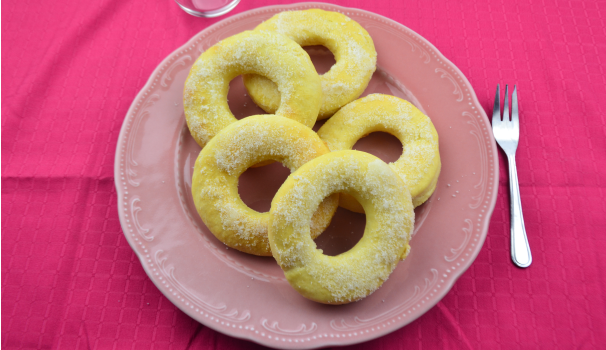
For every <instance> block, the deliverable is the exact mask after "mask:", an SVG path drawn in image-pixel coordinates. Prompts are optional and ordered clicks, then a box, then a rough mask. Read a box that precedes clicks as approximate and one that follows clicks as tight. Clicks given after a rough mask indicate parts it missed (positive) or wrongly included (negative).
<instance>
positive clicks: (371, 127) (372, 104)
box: [318, 94, 441, 213]
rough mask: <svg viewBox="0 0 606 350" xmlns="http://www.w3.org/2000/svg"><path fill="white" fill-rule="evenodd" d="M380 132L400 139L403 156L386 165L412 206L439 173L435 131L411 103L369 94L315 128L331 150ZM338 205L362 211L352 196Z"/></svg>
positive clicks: (427, 194)
mask: <svg viewBox="0 0 606 350" xmlns="http://www.w3.org/2000/svg"><path fill="white" fill-rule="evenodd" d="M377 131H382V132H386V133H389V134H392V135H393V136H395V137H397V138H398V139H399V140H400V142H402V155H401V156H400V158H398V160H397V161H395V162H393V163H389V166H390V167H391V168H392V169H393V170H394V171H395V172H396V173H397V174H398V175H400V177H401V178H402V179H403V180H404V182H405V183H406V186H407V187H408V189H409V190H410V194H411V196H412V203H413V204H414V206H415V207H417V206H419V205H421V204H423V203H424V202H425V201H426V200H427V199H428V198H429V197H430V196H431V194H432V193H433V191H434V190H435V188H436V184H437V182H438V176H439V175H440V168H441V163H440V152H439V148H438V133H437V132H436V129H435V128H434V126H433V123H432V122H431V120H430V119H429V117H427V116H426V115H424V114H423V113H422V112H421V111H419V110H418V109H417V108H416V107H415V106H413V105H412V104H411V103H410V102H408V101H405V100H402V99H400V98H398V97H394V96H389V95H383V94H372V95H368V96H366V97H364V98H361V99H358V100H356V101H354V102H351V103H350V104H348V105H347V106H345V107H343V108H341V109H340V110H339V112H337V113H335V115H334V116H333V117H332V118H330V119H329V120H328V121H327V122H326V123H325V124H324V125H323V126H322V127H321V128H320V130H318V135H320V138H321V139H322V140H323V141H324V142H326V144H327V145H328V148H330V150H331V151H338V150H346V149H351V148H352V147H353V146H354V144H355V143H356V142H357V141H358V140H359V139H361V138H363V137H364V136H366V135H368V134H370V133H372V132H377ZM340 205H341V206H342V207H344V208H346V209H349V210H351V211H354V212H358V213H361V212H363V211H362V207H361V206H360V205H359V204H358V203H356V201H355V200H353V198H351V196H347V195H342V196H341V197H340Z"/></svg>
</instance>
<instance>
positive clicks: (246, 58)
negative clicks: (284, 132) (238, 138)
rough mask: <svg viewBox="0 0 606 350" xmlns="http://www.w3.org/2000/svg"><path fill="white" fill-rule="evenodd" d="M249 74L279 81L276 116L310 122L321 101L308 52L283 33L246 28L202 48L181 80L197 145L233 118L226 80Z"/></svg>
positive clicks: (213, 134)
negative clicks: (203, 49)
mask: <svg viewBox="0 0 606 350" xmlns="http://www.w3.org/2000/svg"><path fill="white" fill-rule="evenodd" d="M252 73H254V74H259V75H262V76H265V77H267V78H269V79H271V80H272V81H274V82H275V83H276V84H277V87H278V90H279V91H280V94H281V95H282V100H281V102H280V104H279V107H278V108H277V110H276V111H275V114H276V115H279V116H283V117H287V118H291V119H294V120H296V121H298V122H300V123H302V124H304V125H306V126H308V127H310V128H311V127H312V126H313V125H314V123H315V122H316V118H317V116H318V111H319V110H320V104H321V103H322V84H321V83H320V77H319V76H318V74H317V73H316V70H315V68H314V66H313V64H312V62H311V60H310V58H309V55H308V54H307V53H306V52H305V51H304V50H303V49H302V48H301V47H300V46H299V45H297V44H296V43H295V42H294V41H292V40H290V39H288V38H287V37H286V36H284V35H282V34H279V33H275V32H266V31H254V32H253V31H245V32H242V33H240V34H236V35H234V36H231V37H229V38H227V39H225V40H223V41H221V42H219V43H217V44H216V45H214V46H213V47H211V48H209V49H208V50H207V51H206V52H204V53H202V55H200V57H199V58H198V59H197V60H196V62H195V63H194V65H193V67H192V69H191V70H190V72H189V76H188V77H187V80H186V81H185V89H184V92H183V106H184V109H185V118H186V120H187V125H188V127H189V130H190V132H191V134H192V136H193V137H194V139H195V140H196V142H197V143H198V144H199V145H200V146H201V147H204V146H205V145H206V144H207V143H208V142H209V141H210V139H211V138H212V137H214V136H215V135H216V134H217V133H218V132H219V131H221V130H222V129H223V128H225V127H226V126H227V125H229V124H231V123H234V122H236V120H237V119H236V118H235V117H234V115H233V114H232V113H231V111H230V110H229V106H228V104H227V92H228V90H229V82H230V81H231V80H232V79H234V78H235V77H237V76H238V75H241V74H252Z"/></svg>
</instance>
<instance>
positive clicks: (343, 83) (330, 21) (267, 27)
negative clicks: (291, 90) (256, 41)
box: [244, 9, 377, 119]
mask: <svg viewBox="0 0 606 350" xmlns="http://www.w3.org/2000/svg"><path fill="white" fill-rule="evenodd" d="M255 31H273V32H278V33H282V34H284V35H286V36H288V37H289V38H290V39H292V40H294V41H295V42H297V43H298V44H299V45H301V46H308V45H323V46H325V47H326V48H328V49H329V50H330V51H331V52H332V53H333V55H334V56H335V61H336V63H335V65H334V66H333V67H332V68H331V69H330V70H329V71H328V72H326V73H325V74H324V75H322V76H321V81H322V92H323V94H324V97H323V102H322V107H321V108H320V115H319V116H318V119H326V118H328V117H330V116H331V115H333V114H334V113H335V112H336V111H337V110H338V109H339V108H341V107H342V106H344V105H346V104H347V103H349V102H351V101H353V100H355V99H356V98H358V96H360V95H361V94H362V92H363V91H364V89H366V86H367V85H368V82H369V81H370V78H371V77H372V74H373V73H374V71H375V69H376V64H377V52H376V50H375V47H374V44H373V41H372V38H371V37H370V35H368V32H366V30H365V29H364V28H362V26H360V25H359V24H358V23H357V22H356V21H353V20H351V19H350V18H349V17H347V16H345V15H344V14H341V13H338V12H331V11H324V10H319V9H311V10H303V11H285V12H281V13H279V14H277V15H275V16H273V17H272V18H270V19H268V20H267V21H265V22H263V23H261V24H260V25H259V26H257V27H256V28H255ZM244 84H245V85H246V88H247V89H248V92H249V94H250V96H251V97H252V99H253V101H255V103H256V104H257V105H258V106H259V107H261V108H263V109H264V110H265V111H266V112H268V113H274V111H276V110H277V109H278V106H279V105H280V96H281V94H280V93H279V92H278V90H279V89H276V85H275V84H274V83H273V82H272V81H271V80H269V79H267V78H264V77H261V76H258V75H245V76H244Z"/></svg>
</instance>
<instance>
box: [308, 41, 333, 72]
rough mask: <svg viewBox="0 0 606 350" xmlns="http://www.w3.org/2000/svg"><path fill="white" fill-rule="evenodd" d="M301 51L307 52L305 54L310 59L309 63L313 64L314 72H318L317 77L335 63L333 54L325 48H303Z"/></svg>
mask: <svg viewBox="0 0 606 350" xmlns="http://www.w3.org/2000/svg"><path fill="white" fill-rule="evenodd" d="M303 50H305V52H307V54H308V55H309V58H311V63H313V64H314V67H315V68H316V72H318V74H319V75H322V74H324V73H326V72H328V71H329V70H330V69H331V68H332V66H334V65H335V63H337V61H336V60H335V56H334V55H333V53H332V52H331V51H330V50H329V49H327V48H326V47H325V46H322V45H311V46H303Z"/></svg>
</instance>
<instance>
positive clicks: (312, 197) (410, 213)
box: [268, 151, 415, 304]
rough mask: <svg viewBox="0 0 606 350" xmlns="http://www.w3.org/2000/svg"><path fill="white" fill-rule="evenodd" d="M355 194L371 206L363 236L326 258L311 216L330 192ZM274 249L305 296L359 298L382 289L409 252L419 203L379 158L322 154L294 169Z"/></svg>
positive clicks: (277, 205) (273, 218) (273, 228)
mask: <svg viewBox="0 0 606 350" xmlns="http://www.w3.org/2000/svg"><path fill="white" fill-rule="evenodd" d="M339 192H342V193H349V194H351V195H352V196H354V197H355V198H356V199H357V200H358V201H359V202H360V203H361V204H362V206H363V207H364V210H365V212H366V228H365V231H364V236H363V237H362V238H361V239H360V241H359V242H358V243H357V244H356V245H355V246H354V247H353V248H352V249H350V250H349V251H347V252H345V253H342V254H339V255H337V256H327V255H324V254H323V253H322V251H321V250H319V249H317V247H316V244H315V243H314V241H312V239H311V237H310V227H309V222H310V218H311V217H312V214H313V213H314V211H315V210H316V208H318V205H319V204H320V203H322V201H323V200H324V198H326V196H329V195H331V194H333V193H339ZM269 213H270V216H269V232H268V235H269V242H270V244H271V251H272V254H273V256H274V258H275V259H276V261H277V262H278V264H279V265H280V267H281V268H282V270H284V275H285V276H286V279H287V280H288V282H289V283H290V285H291V286H293V287H294V288H295V289H296V290H297V291H298V292H299V293H300V294H301V295H303V296H304V297H306V298H308V299H311V300H315V301H318V302H321V303H326V304H344V303H349V302H352V301H355V300H359V299H362V298H364V297H365V296H367V295H369V294H370V293H372V292H373V291H375V290H376V289H377V288H379V287H380V286H381V285H382V284H383V282H384V281H385V280H387V278H388V277H389V275H390V274H391V272H392V271H393V270H394V269H395V267H396V265H397V263H398V261H399V260H400V259H404V258H405V257H406V256H407V255H408V253H409V251H410V246H409V244H408V243H409V241H410V236H411V233H412V230H413V226H414V218H415V216H414V215H415V214H414V208H413V206H412V201H411V198H410V193H409V192H408V189H407V188H406V185H405V184H404V182H403V181H402V179H401V178H400V177H399V176H398V175H397V174H396V173H395V172H394V171H393V170H391V167H389V166H388V165H387V164H386V163H384V162H383V161H382V160H380V159H379V158H377V157H375V156H373V155H371V154H368V153H365V152H359V151H338V152H331V153H328V154H325V155H323V156H320V157H318V158H316V159H314V160H312V161H310V162H309V163H307V164H305V165H303V166H302V167H300V168H299V169H298V170H297V171H295V172H294V173H292V174H291V175H290V176H289V177H288V179H286V181H285V182H284V184H283V185H282V187H280V189H279V190H278V192H277V193H276V195H275V197H274V199H273V201H272V203H271V209H270V211H269Z"/></svg>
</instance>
